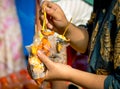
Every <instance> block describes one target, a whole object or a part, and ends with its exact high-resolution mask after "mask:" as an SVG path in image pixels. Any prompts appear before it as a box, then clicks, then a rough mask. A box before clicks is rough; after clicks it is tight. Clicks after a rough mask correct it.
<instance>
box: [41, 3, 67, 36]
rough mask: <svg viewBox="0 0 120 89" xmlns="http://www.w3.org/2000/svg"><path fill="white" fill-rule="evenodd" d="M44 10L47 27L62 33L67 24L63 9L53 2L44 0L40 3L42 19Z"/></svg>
mask: <svg viewBox="0 0 120 89" xmlns="http://www.w3.org/2000/svg"><path fill="white" fill-rule="evenodd" d="M44 10H45V11H46V13H47V20H46V23H47V27H48V28H49V29H51V30H54V31H56V32H58V33H59V34H62V33H63V32H64V30H65V28H66V26H67V24H68V21H67V18H66V16H65V14H64V12H63V10H62V9H61V8H60V6H58V5H57V4H55V3H53V2H50V1H44V2H43V3H42V9H41V11H40V18H41V20H42V21H43V19H44V14H43V11H44ZM42 21H41V22H42Z"/></svg>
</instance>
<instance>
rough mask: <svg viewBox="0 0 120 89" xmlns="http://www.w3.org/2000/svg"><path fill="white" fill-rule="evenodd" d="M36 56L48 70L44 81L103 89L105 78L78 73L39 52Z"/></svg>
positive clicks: (89, 88) (82, 72)
mask: <svg viewBox="0 0 120 89" xmlns="http://www.w3.org/2000/svg"><path fill="white" fill-rule="evenodd" d="M38 56H39V58H40V60H41V61H42V62H43V63H44V64H45V65H46V67H47V68H48V70H47V72H46V78H45V79H46V80H67V81H71V82H73V83H75V84H78V85H80V86H81V87H84V88H87V89H104V80H105V79H106V76H104V75H96V74H92V73H88V72H84V71H80V70H77V69H74V68H72V67H70V66H68V65H64V64H60V63H55V62H52V61H51V60H50V59H49V58H48V57H46V56H45V55H44V54H43V53H41V52H38ZM66 70H67V71H66Z"/></svg>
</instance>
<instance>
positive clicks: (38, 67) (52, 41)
mask: <svg viewBox="0 0 120 89" xmlns="http://www.w3.org/2000/svg"><path fill="white" fill-rule="evenodd" d="M37 34H39V33H37ZM57 36H58V34H57V33H55V34H54V35H52V36H49V37H43V38H42V39H41V38H40V36H39V35H35V37H34V41H33V43H32V44H31V45H28V46H26V48H27V50H28V52H29V58H28V63H29V68H28V72H29V73H30V75H31V77H32V78H33V79H34V80H35V81H36V82H37V83H38V84H39V85H40V84H41V82H43V81H44V78H45V73H46V70H47V69H46V67H45V65H44V64H43V63H42V62H41V61H40V59H39V58H38V56H37V51H38V50H40V51H42V52H43V53H44V54H45V55H46V56H48V57H49V58H50V60H52V61H54V62H59V63H64V64H66V62H67V55H66V46H67V45H68V44H67V43H65V44H62V48H61V50H60V52H57V49H56V45H57V41H58V38H57Z"/></svg>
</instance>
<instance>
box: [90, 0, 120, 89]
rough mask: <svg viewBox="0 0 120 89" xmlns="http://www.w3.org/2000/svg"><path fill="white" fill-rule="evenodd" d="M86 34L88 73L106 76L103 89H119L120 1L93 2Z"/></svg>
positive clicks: (104, 0)
mask: <svg viewBox="0 0 120 89" xmlns="http://www.w3.org/2000/svg"><path fill="white" fill-rule="evenodd" d="M88 32H89V35H90V38H91V39H90V47H89V53H90V54H89V64H90V65H89V69H88V71H89V72H92V73H95V74H98V75H108V77H107V78H106V80H105V82H104V89H120V0H94V11H93V13H92V15H91V19H90V20H89V21H88Z"/></svg>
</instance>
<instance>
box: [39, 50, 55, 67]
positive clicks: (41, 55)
mask: <svg viewBox="0 0 120 89" xmlns="http://www.w3.org/2000/svg"><path fill="white" fill-rule="evenodd" d="M38 57H39V59H40V61H42V62H43V63H44V64H45V65H46V67H47V68H50V67H51V65H52V64H53V62H52V61H51V60H50V59H49V58H48V57H47V56H46V55H45V54H44V53H42V52H41V51H38Z"/></svg>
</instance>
